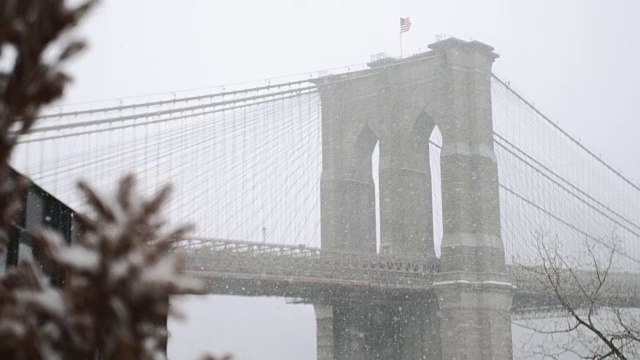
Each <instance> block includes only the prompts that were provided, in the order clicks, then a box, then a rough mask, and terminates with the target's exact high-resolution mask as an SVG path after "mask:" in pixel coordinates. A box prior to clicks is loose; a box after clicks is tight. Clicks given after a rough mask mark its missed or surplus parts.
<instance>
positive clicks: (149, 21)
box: [63, 0, 640, 360]
mask: <svg viewBox="0 0 640 360" xmlns="http://www.w3.org/2000/svg"><path fill="white" fill-rule="evenodd" d="M400 16H403V17H404V16H410V17H411V20H412V23H413V27H412V29H411V30H410V32H409V33H406V34H405V35H404V38H403V45H404V54H405V55H408V54H411V53H415V52H418V51H419V50H422V51H424V50H425V49H426V48H427V45H428V44H429V43H432V42H434V41H435V35H436V34H440V33H447V34H450V35H453V36H455V37H458V38H461V39H464V40H469V39H474V40H479V41H482V42H485V43H487V44H489V45H492V46H494V47H495V48H496V52H497V53H499V54H500V55H501V57H500V58H499V59H498V60H497V62H496V64H495V66H494V70H495V72H496V73H497V74H498V75H499V76H501V77H502V78H504V79H507V80H509V81H510V82H511V86H512V87H513V88H515V89H516V90H517V91H518V92H520V93H521V94H522V95H524V96H525V97H526V98H528V99H529V100H532V101H534V102H535V105H536V106H537V107H538V108H539V109H541V110H542V111H543V112H544V113H545V114H547V115H549V116H550V117H551V119H553V120H555V121H557V122H558V123H559V124H560V126H561V127H563V128H564V129H565V130H567V131H568V132H569V133H570V134H572V135H574V136H575V137H577V138H580V139H581V141H582V143H583V144H585V145H586V146H587V147H588V148H589V149H591V150H592V151H593V152H594V153H596V154H599V155H601V156H602V157H603V159H604V160H605V161H607V162H608V163H610V164H611V165H613V167H614V168H616V169H620V170H621V171H622V173H623V174H625V175H626V176H627V177H629V178H630V179H631V180H632V181H634V182H635V183H640V158H639V157H638V156H637V154H638V146H637V145H636V143H637V140H636V139H635V137H636V136H638V135H637V134H640V122H639V121H638V118H639V114H640V110H639V108H638V106H637V104H639V103H640V92H639V91H638V90H637V88H638V87H637V86H638V84H640V68H639V67H638V65H637V64H638V60H640V42H639V41H638V39H637V38H636V36H637V34H638V33H639V32H638V26H639V25H637V24H640V2H638V1H634V0H627V1H622V0H617V1H616V0H614V1H608V2H603V1H596V0H593V1H580V0H564V1H552V0H544V1H542V0H536V1H534V0H524V1H506V0H504V1H499V0H485V1H477V0H469V1H444V0H441V1H425V0H415V1H413V0H396V1H378V0H367V1H359V0H358V1H349V2H346V1H338V0H318V1H310V0H297V1H296V0H271V1H259V0H254V1H248V0H246V1H245V0H234V1H231V0H229V1H218V0H215V1H205V0H200V1H195V0H193V1H165V0H137V1H104V2H103V3H102V4H101V6H100V7H99V8H98V9H97V10H96V11H95V12H94V14H93V15H92V16H91V17H90V19H89V20H88V21H87V22H86V24H85V25H83V26H82V27H81V31H80V34H81V35H82V36H85V37H86V38H87V39H88V41H89V45H90V47H89V50H88V51H87V52H86V53H85V54H84V55H83V56H81V58H80V59H79V60H76V61H75V62H74V63H73V64H72V66H71V68H70V71H71V73H72V74H73V75H74V77H75V78H76V81H75V83H74V84H73V85H72V86H71V87H70V89H69V91H68V93H67V95H66V96H65V98H64V100H63V102H64V103H79V102H86V101H93V100H101V99H113V98H128V97H132V96H137V95H144V94H153V93H168V92H174V91H178V90H181V89H193V88H201V87H212V91H218V89H219V88H215V87H214V86H217V85H223V84H229V83H237V82H242V81H248V80H256V79H263V78H270V77H275V76H281V75H288V74H296V73H310V72H317V71H318V70H322V69H328V68H335V67H341V66H346V65H350V64H362V63H365V62H367V61H368V60H369V56H370V55H371V54H375V53H379V52H383V51H384V52H387V53H389V54H390V55H394V56H397V55H398V54H399V34H398V32H399V17H400ZM98 105H99V103H97V104H96V106H98ZM251 304H253V305H251ZM207 306H208V307H209V308H210V309H211V310H210V311H205V310H203V308H207ZM187 307H188V308H189V309H191V310H193V311H187V315H189V316H197V320H195V321H192V322H191V323H188V324H187V325H183V326H181V327H173V328H172V329H171V331H172V333H173V336H174V337H173V340H172V343H171V355H174V357H173V359H191V358H193V355H195V354H197V353H198V352H199V349H212V350H216V351H218V350H219V351H231V352H234V353H236V355H237V357H236V358H237V359H239V360H252V359H262V358H264V359H273V358H275V357H276V356H277V354H285V355H284V356H285V357H283V360H287V359H296V360H298V359H307V358H312V356H313V355H314V354H315V349H313V343H314V340H313V338H314V335H315V334H314V333H313V331H314V330H313V328H314V325H313V312H312V311H311V309H310V308H309V307H303V306H285V305H283V301H282V300H269V301H265V300H258V301H257V302H255V301H252V300H249V299H242V300H240V299H236V298H218V299H214V300H210V301H208V302H206V304H205V303H204V302H203V301H202V300H197V301H195V302H194V303H190V304H189V305H188V306H187ZM250 309H253V310H254V311H253V312H250ZM234 311H235V312H234ZM247 312H248V313H247ZM233 314H236V315H233ZM242 314H244V315H242ZM247 314H253V315H255V316H253V317H252V316H248V315H247ZM258 315H262V316H260V317H259V319H258V320H257V321H251V319H255V317H257V316H258ZM232 318H235V319H236V321H235V322H233V324H230V323H229V320H230V319H232ZM222 334H224V336H223V335H222ZM240 337H244V338H247V342H248V343H250V344H253V346H252V347H251V349H247V347H246V346H245V345H244V344H243V343H241V342H239V341H237V339H238V338H240ZM283 337H286V338H287V342H286V343H283V342H280V343H278V344H279V345H276V346H273V345H270V344H269V343H270V341H277V340H278V339H280V340H279V341H282V338H283ZM286 347H295V348H296V349H301V350H300V351H298V352H296V351H297V350H296V349H293V350H292V349H288V350H287V349H286ZM285 350H286V351H285ZM282 351H285V352H282ZM176 354H181V355H180V356H177V355H176ZM183 356H184V357H183ZM259 356H262V357H259Z"/></svg>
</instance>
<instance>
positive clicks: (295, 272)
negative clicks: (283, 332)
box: [175, 238, 640, 317]
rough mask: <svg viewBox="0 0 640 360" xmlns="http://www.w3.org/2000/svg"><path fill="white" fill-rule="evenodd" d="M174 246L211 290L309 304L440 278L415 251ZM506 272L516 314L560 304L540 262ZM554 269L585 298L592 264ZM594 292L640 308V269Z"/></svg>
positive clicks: (412, 295) (420, 291) (419, 287)
mask: <svg viewBox="0 0 640 360" xmlns="http://www.w3.org/2000/svg"><path fill="white" fill-rule="evenodd" d="M175 253H176V255H178V256H181V257H183V258H184V259H185V263H186V264H185V271H186V272H187V273H188V274H190V275H192V276H194V277H197V278H200V279H202V280H203V281H204V283H205V286H206V291H207V293H209V294H221V295H243V296H282V297H290V298H297V299H300V301H302V302H310V303H314V302H317V303H321V302H332V301H336V300H337V299H349V300H350V301H358V300H366V301H367V302H376V301H378V302H384V303H389V302H393V301H398V302H402V301H413V300H420V299H426V298H432V297H433V288H434V286H437V285H438V283H437V282H435V283H434V280H435V279H436V274H437V273H438V264H427V263H426V262H425V261H424V259H423V258H420V257H418V256H406V255H402V256H398V255H386V254H354V253H341V252H332V251H326V250H320V249H319V248H312V247H306V246H303V245H299V246H296V245H282V244H270V243H256V242H247V241H235V240H225V239H196V238H191V239H185V240H180V241H179V242H178V243H177V244H176V248H175ZM507 272H508V273H509V275H510V278H511V284H513V291H514V292H513V295H514V298H513V311H514V314H516V315H519V316H525V317H526V316H540V314H545V313H546V314H553V313H555V312H557V311H558V307H559V304H558V301H557V300H556V298H555V297H554V296H553V293H552V291H551V290H550V289H549V288H548V287H547V286H546V284H548V280H547V279H546V278H545V276H544V272H543V271H542V269H540V268H533V267H529V268H527V267H523V266H519V265H510V266H508V267H507ZM559 276H560V277H561V283H562V284H564V285H565V286H566V289H567V290H566V292H564V293H566V294H569V297H570V300H571V301H572V302H574V303H577V302H579V301H584V296H583V294H582V289H581V288H580V287H579V286H577V285H576V284H583V285H584V290H585V291H587V292H588V291H592V290H593V288H594V286H595V284H594V282H593V280H594V279H596V277H595V273H594V272H592V271H573V272H572V273H569V272H564V273H561V274H560V275H559ZM574 276H575V278H576V279H577V281H576V280H575V279H574ZM471 282H472V281H471ZM599 294H600V295H599V297H598V302H599V304H601V305H610V306H618V307H640V274H630V273H615V272H611V273H609V276H608V278H607V281H606V282H605V286H604V287H603V289H601V290H600V291H599ZM535 314H538V315H535ZM543 316H544V315H543ZM550 316H551V315H550Z"/></svg>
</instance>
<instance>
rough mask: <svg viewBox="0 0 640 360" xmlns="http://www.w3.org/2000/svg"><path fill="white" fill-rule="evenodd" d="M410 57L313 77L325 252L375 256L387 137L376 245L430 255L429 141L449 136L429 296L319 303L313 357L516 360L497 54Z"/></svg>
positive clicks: (480, 48) (438, 51)
mask: <svg viewBox="0 0 640 360" xmlns="http://www.w3.org/2000/svg"><path fill="white" fill-rule="evenodd" d="M429 47H430V49H431V50H432V51H430V52H427V53H423V54H419V55H416V56H414V57H410V58H406V59H401V60H394V59H386V61H378V62H374V63H371V64H370V69H369V70H365V71H361V72H357V73H351V74H349V75H341V76H340V75H338V76H329V77H326V78H322V79H320V80H318V82H317V84H318V87H319V89H320V94H321V99H322V132H323V133H322V135H323V144H322V146H323V149H322V152H323V170H322V179H321V222H322V248H323V249H327V250H334V251H348V252H367V253H375V252H376V251H377V250H376V215H375V188H374V183H373V178H372V168H371V154H372V151H373V150H374V147H375V145H376V143H377V142H378V141H379V144H380V167H379V181H380V183H379V199H380V232H381V234H380V243H381V246H380V248H381V251H383V252H386V253H391V254H412V255H415V254H421V255H422V256H424V258H425V260H427V261H429V262H434V263H435V262H436V261H438V260H437V259H436V256H435V252H434V241H433V221H432V219H433V216H432V201H431V193H432V190H431V172H430V166H429V142H428V140H429V137H430V134H431V132H432V130H433V129H434V127H435V126H438V128H439V130H440V131H441V133H442V136H443V147H442V152H441V157H440V161H441V169H442V179H441V182H442V207H443V219H444V223H443V226H444V237H443V240H442V248H441V257H440V260H439V261H440V271H439V273H438V274H437V276H436V280H435V281H434V284H433V285H434V286H433V298H432V299H430V300H429V299H427V300H424V299H423V300H421V301H417V302H416V301H408V302H407V303H394V304H382V305H381V304H373V303H372V304H367V303H349V302H342V303H332V304H318V305H315V309H316V317H317V334H318V335H317V336H318V359H321V360H329V359H337V360H346V359H350V360H369V359H372V360H373V359H380V360H382V359H384V360H388V359H402V360H416V359H437V360H472V359H479V360H485V359H496V360H497V359H500V360H506V359H511V358H512V344H511V284H510V282H509V279H508V277H507V275H506V270H505V259H504V249H503V244H502V240H501V234H500V209H499V196H498V169H497V164H496V157H495V153H494V149H493V124H492V116H491V89H490V75H491V67H492V64H493V62H494V60H495V59H496V58H497V57H498V55H497V54H495V53H494V52H493V48H492V47H490V46H488V45H485V44H482V43H480V42H477V41H471V42H466V41H461V40H458V39H454V38H451V39H447V40H444V41H440V42H437V43H435V44H432V45H430V46H429Z"/></svg>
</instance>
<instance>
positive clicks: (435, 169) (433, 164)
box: [429, 125, 444, 258]
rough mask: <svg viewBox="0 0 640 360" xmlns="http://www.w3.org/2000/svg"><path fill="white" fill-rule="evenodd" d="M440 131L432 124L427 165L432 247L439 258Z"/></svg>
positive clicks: (440, 216) (440, 224)
mask: <svg viewBox="0 0 640 360" xmlns="http://www.w3.org/2000/svg"><path fill="white" fill-rule="evenodd" d="M442 143H443V139H442V132H441V131H440V129H439V128H438V125H434V127H433V130H432V131H431V135H430V136H429V167H430V169H431V206H432V208H431V209H432V214H433V247H434V250H435V253H436V257H438V258H440V254H441V248H442V235H443V232H444V227H443V219H442V175H441V174H442V170H441V166H440V153H441V152H442Z"/></svg>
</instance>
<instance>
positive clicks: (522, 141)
mask: <svg viewBox="0 0 640 360" xmlns="http://www.w3.org/2000/svg"><path fill="white" fill-rule="evenodd" d="M492 99H493V124H494V144H495V151H496V156H497V160H498V171H499V182H500V205H501V223H502V237H503V241H504V243H505V247H506V253H507V258H508V260H509V261H511V262H513V263H523V264H532V265H533V264H535V263H536V262H539V261H540V259H539V254H538V253H537V249H536V246H537V245H538V243H537V241H539V240H540V238H546V240H553V241H555V242H556V246H558V247H559V249H560V251H561V253H562V254H564V255H565V256H567V258H576V262H577V261H578V260H577V258H578V256H577V252H578V249H581V248H584V246H585V245H587V246H592V247H593V248H594V249H596V253H597V254H598V256H599V257H600V258H598V259H597V260H602V261H604V260H605V259H604V257H605V256H606V254H607V253H608V252H609V251H610V250H611V249H612V248H613V247H614V246H615V249H616V250H615V252H616V254H615V256H616V258H615V263H614V268H615V270H617V271H629V272H640V266H639V265H640V189H639V188H638V187H637V186H636V185H635V184H633V183H632V182H630V181H629V180H628V179H627V178H625V177H624V176H623V175H622V174H620V173H619V172H617V171H616V170H614V169H613V168H612V167H611V166H609V165H608V164H606V163H605V162H604V161H603V160H602V159H600V158H598V157H597V156H595V155H594V154H593V153H592V152H591V151H589V150H588V149H587V148H586V147H585V146H584V145H582V144H580V143H579V142H577V141H576V140H575V139H574V138H572V137H571V136H570V135H569V134H567V133H566V132H565V131H564V130H562V129H561V128H560V127H559V126H558V125H557V124H555V123H554V122H552V121H551V120H549V118H547V117H546V116H544V115H543V114H542V112H540V111H539V110H538V109H536V108H535V107H533V105H532V104H531V103H530V102H528V101H526V100H525V99H524V98H523V97H522V96H521V95H519V94H517V93H516V92H515V91H514V90H513V89H512V88H511V87H509V86H508V85H507V84H506V83H505V82H504V81H502V80H500V79H499V78H498V77H497V76H495V75H494V76H492ZM575 265H576V266H577V267H579V266H584V264H577V263H576V264H575Z"/></svg>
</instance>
